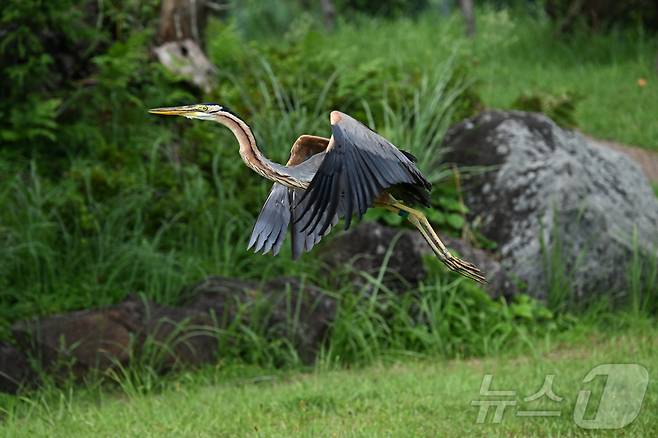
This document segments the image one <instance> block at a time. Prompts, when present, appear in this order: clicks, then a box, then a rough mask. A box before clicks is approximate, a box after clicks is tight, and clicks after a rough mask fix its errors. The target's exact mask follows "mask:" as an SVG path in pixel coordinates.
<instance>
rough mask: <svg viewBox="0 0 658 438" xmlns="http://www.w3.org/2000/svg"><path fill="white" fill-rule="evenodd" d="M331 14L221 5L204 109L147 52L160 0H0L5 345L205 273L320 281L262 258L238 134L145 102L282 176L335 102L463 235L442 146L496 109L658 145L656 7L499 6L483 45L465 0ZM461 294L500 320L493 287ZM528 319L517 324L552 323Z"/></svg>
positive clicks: (299, 5)
mask: <svg viewBox="0 0 658 438" xmlns="http://www.w3.org/2000/svg"><path fill="white" fill-rule="evenodd" d="M334 3H335V6H336V11H337V17H336V27H335V28H334V29H333V30H332V31H327V30H325V28H324V26H323V25H322V16H321V11H320V9H319V8H318V7H317V5H316V3H315V2H311V1H293V0H288V1H284V0H277V1H268V2H260V1H255V0H250V1H244V2H237V1H236V2H228V3H226V5H227V8H225V9H222V10H221V11H220V12H217V13H216V14H215V15H213V16H211V17H210V19H209V23H208V26H207V28H206V31H205V50H206V52H207V54H208V56H209V58H210V59H211V61H213V63H214V64H215V65H216V66H217V67H218V71H219V81H218V85H217V87H216V88H215V89H214V90H213V91H212V92H210V93H207V94H205V95H204V94H203V93H201V92H200V91H198V90H197V89H195V88H194V87H193V86H191V85H189V84H188V83H187V82H185V81H184V80H183V79H181V78H179V77H176V76H174V75H172V74H171V73H169V72H168V71H167V70H166V69H164V68H163V67H162V66H161V65H160V64H159V63H158V62H157V61H156V59H155V58H154V56H153V55H152V48H153V45H154V37H155V32H156V26H157V21H158V14H159V6H160V1H159V0H146V1H137V0H126V1H106V2H96V1H85V0H56V1H42V0H6V1H4V2H3V5H2V7H1V8H2V9H1V12H0V56H1V60H0V75H1V76H2V78H3V80H2V82H1V83H0V141H1V142H2V147H1V148H0V205H2V206H3V208H2V210H1V211H0V241H1V245H0V321H1V323H0V336H6V330H7V328H8V326H9V324H11V323H12V322H13V321H16V320H19V319H24V318H27V317H31V316H34V315H43V314H51V313H55V312H59V311H64V310H70V309H79V308H85V307H90V306H99V305H106V304H110V303H114V302H117V301H119V300H121V299H123V298H124V297H125V296H126V295H127V294H128V293H131V292H138V293H142V294H144V295H145V296H147V297H149V298H151V299H154V300H156V301H158V302H163V303H174V302H176V300H177V299H178V297H179V294H180V291H181V289H182V287H183V286H184V285H186V284H189V283H191V282H194V281H196V280H198V279H200V278H203V277H204V276H207V275H209V274H222V275H229V276H239V277H245V278H255V279H266V278H269V277H272V276H276V275H280V274H282V273H285V274H288V275H296V276H301V277H310V278H312V279H313V280H314V281H315V282H316V283H318V284H320V285H321V286H322V285H323V279H322V276H321V275H318V272H319V266H318V264H317V262H316V261H315V260H314V257H313V255H310V256H307V257H305V258H304V259H303V260H302V261H301V262H299V263H297V264H293V263H291V262H290V260H289V253H288V252H287V251H288V250H287V249H286V250H285V251H284V253H283V254H282V255H281V256H279V257H277V258H270V257H263V256H260V255H254V254H250V253H248V252H246V250H245V247H246V239H247V237H248V235H249V232H250V229H251V226H252V224H253V221H254V219H255V217H256V215H257V213H258V210H259V207H260V205H261V203H262V201H263V200H264V199H265V195H266V191H267V188H268V185H269V184H268V183H267V182H266V181H263V180H261V179H259V178H258V177H256V176H254V175H253V174H252V173H251V172H250V171H249V170H248V169H247V168H245V167H244V166H243V165H242V163H241V162H240V161H239V160H238V159H237V151H236V149H237V146H236V144H235V141H234V139H233V138H232V137H231V136H230V134H229V133H227V132H226V131H225V130H222V129H221V128H218V127H215V126H211V125H209V124H207V123H191V122H190V121H186V120H172V119H168V120H157V119H154V118H152V117H150V116H148V114H147V113H146V111H145V110H146V109H147V108H150V107H156V106H166V105H177V104H182V103H193V102H200V101H216V102H219V103H221V104H225V105H228V106H230V107H231V108H233V109H234V110H235V111H236V112H237V113H239V114H241V115H242V116H243V117H244V118H245V119H247V120H249V122H250V124H251V125H252V126H253V127H254V128H255V131H256V134H257V136H258V138H259V141H260V142H261V143H262V145H263V149H264V150H265V151H266V152H267V153H268V154H269V155H270V156H271V158H273V159H274V160H277V161H284V159H285V157H286V155H287V153H288V151H289V147H290V145H291V144H292V142H293V141H294V139H295V138H296V137H297V136H298V135H299V134H301V133H314V134H318V135H326V134H327V132H328V124H327V113H328V111H330V110H331V109H336V108H337V109H340V110H341V111H344V112H347V113H350V114H352V115H354V116H355V117H357V118H359V119H362V120H364V121H366V122H368V123H369V124H370V125H371V126H373V127H375V128H376V129H378V130H379V131H380V132H381V133H382V134H383V135H385V136H386V137H388V138H390V139H391V140H393V142H394V143H396V144H399V145H401V146H404V147H406V148H407V149H411V150H412V151H414V152H416V153H417V154H418V155H419V156H420V157H421V168H422V169H423V170H424V171H425V172H427V173H428V174H429V175H430V178H431V179H432V180H433V182H435V183H437V190H435V198H434V199H433V203H434V206H435V207H436V209H435V210H436V213H433V215H432V216H431V219H432V221H433V223H434V224H435V225H436V226H437V227H438V228H439V229H441V230H442V231H443V232H447V233H453V234H460V233H461V232H462V230H463V227H464V226H465V223H464V213H465V211H464V207H463V206H462V205H461V204H460V203H459V202H457V201H458V199H459V197H458V193H457V190H456V188H455V185H454V181H453V180H452V177H451V175H452V173H451V172H450V171H449V170H448V169H444V168H442V167H441V166H440V165H439V161H440V154H441V150H440V142H441V138H442V135H443V133H444V132H445V130H446V128H447V127H448V126H449V125H450V124H451V123H453V122H456V121H458V120H461V119H463V118H465V117H468V116H471V115H474V114H476V113H477V112H479V111H480V110H482V109H483V108H485V107H490V106H495V107H514V108H521V109H528V110H540V111H543V112H546V113H547V114H549V115H550V116H552V117H553V118H555V119H556V120H557V121H558V122H559V123H561V124H563V125H567V126H579V127H581V128H582V129H583V130H585V131H586V132H589V133H591V134H594V135H599V136H603V137H611V138H615V139H617V140H621V141H627V142H631V143H635V144H639V145H642V146H645V147H649V148H651V147H653V148H655V147H657V146H658V144H657V143H656V140H655V139H656V138H658V126H657V125H656V123H655V114H657V113H658V91H657V88H656V86H655V82H656V81H655V65H654V63H655V55H656V38H655V36H654V32H655V30H656V23H655V20H656V6H655V4H653V2H650V1H645V2H642V1H639V0H638V1H637V2H636V3H637V5H638V6H637V8H621V7H619V8H611V7H604V3H605V4H606V5H607V3H606V2H600V3H597V2H582V8H583V11H585V13H583V14H577V16H578V17H580V18H578V19H575V18H573V17H572V16H571V15H572V12H571V11H572V9H573V8H572V4H571V2H567V1H548V2H546V3H542V2H522V1H516V2H514V1H510V2H505V1H490V2H485V3H486V4H485V5H484V7H483V8H482V9H480V10H478V32H479V33H480V34H481V35H482V37H480V38H478V39H477V40H469V39H467V38H465V37H463V23H462V19H461V17H460V16H459V15H457V14H456V13H454V12H451V11H452V10H451V9H450V8H449V7H446V6H445V4H449V3H450V2H447V3H445V4H444V2H441V1H430V0H415V1H411V2H406V1H391V2H375V1H368V0H340V1H335V2H334ZM608 3H610V2H608ZM613 3H614V4H618V3H616V2H613ZM448 6H449V5H448ZM638 10H641V11H642V12H641V13H637V11H638ZM520 34H523V35H524V38H519V37H518V36H519V35H520ZM576 47H579V48H585V49H583V50H575V49H574V48H576ZM575 59H577V60H578V62H575V63H574V60H575ZM574 65H577V67H573V66H574ZM528 78H531V79H528ZM641 78H649V79H648V81H649V86H638V83H637V81H638V79H641ZM610 83H615V84H616V85H615V86H614V87H608V86H606V84H610ZM610 107H614V108H616V112H615V113H614V115H613V113H611V112H610V111H609V108H610ZM638 107H640V108H642V109H641V110H638ZM369 219H370V220H381V221H388V222H389V223H391V224H397V221H398V220H399V219H397V218H387V217H383V216H380V215H379V214H378V213H372V214H371V215H370V216H369ZM481 237H482V238H481V239H480V244H481V245H485V246H486V245H487V241H486V236H481ZM433 278H434V277H433ZM434 281H435V282H436V284H441V282H442V281H445V274H440V275H439V274H437V275H436V278H435V280H434ZM455 287H462V288H471V289H473V287H472V286H463V285H461V286H460V285H457V286H455ZM430 289H431V288H430ZM465 293H467V294H468V293H472V294H473V296H472V297H471V298H472V302H473V303H476V304H477V305H475V304H474V305H475V308H479V306H483V307H484V308H486V309H493V310H491V311H492V312H498V310H496V309H498V307H497V306H499V303H494V302H493V301H491V300H490V299H488V298H486V297H485V296H483V295H482V293H481V291H479V290H477V289H475V291H473V292H465ZM467 296H470V295H467ZM522 304H523V303H522ZM524 306H525V307H524ZM534 306H535V304H534V303H526V304H524V305H522V306H521V307H520V308H516V310H514V309H513V312H512V314H511V315H512V316H511V318H515V317H519V315H520V317H521V318H525V317H526V316H528V315H529V317H528V318H527V319H529V320H532V321H534V319H533V318H535V316H536V317H537V318H538V319H550V318H548V317H546V315H545V314H543V313H542V312H541V311H539V310H533V309H535V307H534ZM503 308H504V309H508V308H507V307H504V305H503ZM529 309H530V310H529ZM487 311H488V310H487ZM503 311H508V310H503ZM514 312H519V313H518V314H516V313H514ZM537 312H538V313H537ZM475 313H476V314H477V312H475ZM401 314H402V313H401ZM485 314H486V312H485ZM537 315H539V316H537ZM549 315H550V313H549ZM489 319H494V318H489ZM343 321H347V320H343ZM357 323H358V321H356V322H354V324H357ZM336 330H337V333H338V334H340V327H338V328H337V329H336ZM485 332H490V327H489V326H486V325H485V326H484V327H483V329H482V333H485ZM381 336H382V337H383V338H386V339H391V337H390V333H388V332H385V331H383V332H382V333H381ZM411 343H413V342H410V344H411ZM343 346H349V344H348V343H346V344H343ZM477 352H482V351H481V350H477V351H475V353H477ZM350 354H355V352H354V351H346V352H343V353H342V355H343V356H349V355H350ZM355 360H356V359H355Z"/></svg>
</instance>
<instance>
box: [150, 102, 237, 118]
mask: <svg viewBox="0 0 658 438" xmlns="http://www.w3.org/2000/svg"><path fill="white" fill-rule="evenodd" d="M149 113H151V114H162V115H165V116H183V117H187V118H188V119H201V120H216V117H217V116H218V115H221V114H222V113H224V114H232V112H231V111H230V110H229V109H228V108H226V107H224V106H221V105H217V104H214V103H200V104H198V105H185V106H171V107H166V108H153V109H150V110H149Z"/></svg>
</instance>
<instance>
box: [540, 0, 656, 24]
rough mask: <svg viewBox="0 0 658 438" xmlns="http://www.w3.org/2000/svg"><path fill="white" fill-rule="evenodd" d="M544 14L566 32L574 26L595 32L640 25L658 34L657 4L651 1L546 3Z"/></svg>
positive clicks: (556, 0)
mask: <svg viewBox="0 0 658 438" xmlns="http://www.w3.org/2000/svg"><path fill="white" fill-rule="evenodd" d="M546 12H547V13H548V15H549V16H550V17H551V18H552V19H553V20H555V21H556V23H557V24H558V26H559V27H560V29H561V30H566V31H569V30H573V28H574V26H576V25H587V26H589V27H590V28H592V29H595V30H607V29H609V28H610V27H612V26H620V25H622V26H623V25H641V26H645V27H646V28H647V29H649V30H652V31H656V30H658V4H657V3H656V2H655V1H653V0H627V1H622V2H620V1H617V0H585V1H582V0H546Z"/></svg>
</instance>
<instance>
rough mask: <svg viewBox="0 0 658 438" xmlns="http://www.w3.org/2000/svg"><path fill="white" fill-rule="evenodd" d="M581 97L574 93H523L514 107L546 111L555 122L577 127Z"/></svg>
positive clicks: (513, 104)
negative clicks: (577, 109)
mask: <svg viewBox="0 0 658 438" xmlns="http://www.w3.org/2000/svg"><path fill="white" fill-rule="evenodd" d="M580 100H581V97H580V96H578V95H576V94H573V93H564V94H561V95H557V96H556V95H552V94H550V93H542V92H534V93H523V94H521V95H520V96H519V97H518V98H517V99H516V100H515V101H514V102H513V103H512V108H514V109H519V110H521V111H532V112H537V113H544V114H546V115H547V116H548V117H550V118H551V119H553V121H555V123H557V124H558V125H560V126H562V127H565V128H575V127H576V126H577V125H578V123H577V121H576V106H577V104H578V102H579V101H580Z"/></svg>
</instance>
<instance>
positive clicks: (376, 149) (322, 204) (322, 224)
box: [149, 104, 485, 283]
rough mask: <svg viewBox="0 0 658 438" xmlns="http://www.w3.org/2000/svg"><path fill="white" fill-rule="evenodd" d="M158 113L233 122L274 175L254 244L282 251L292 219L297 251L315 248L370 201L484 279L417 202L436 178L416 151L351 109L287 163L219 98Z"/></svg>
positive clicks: (248, 152)
mask: <svg viewBox="0 0 658 438" xmlns="http://www.w3.org/2000/svg"><path fill="white" fill-rule="evenodd" d="M149 112H150V113H152V114H163V115H176V116H183V117H187V118H189V119H201V120H212V121H215V122H217V123H219V124H221V125H224V126H226V127H227V128H228V129H230V130H231V132H232V133H233V135H234V136H235V138H236V139H237V140H238V143H239V144H240V156H241V157H242V160H243V161H244V162H245V164H246V165H247V166H248V167H249V168H251V169H253V170H254V171H255V172H256V173H258V174H259V175H261V176H263V177H265V178H267V179H269V180H271V181H274V185H273V186H272V189H271V190H270V194H269V196H268V197H267V200H266V201H265V204H264V205H263V209H262V210H261V212H260V215H259V216H258V219H257V220H256V224H255V225H254V229H253V232H252V234H251V239H250V240H249V249H252V248H253V250H254V252H261V251H262V253H263V254H267V253H268V252H271V253H272V254H274V255H276V254H278V252H279V250H280V249H281V245H282V244H283V240H284V237H285V235H286V230H287V228H288V226H290V231H291V235H292V255H293V258H297V257H299V256H300V255H301V254H302V253H303V252H308V251H310V250H311V249H312V248H313V246H315V245H316V244H317V243H318V242H319V241H320V239H321V238H322V237H324V236H325V235H326V234H327V233H329V231H330V230H331V228H332V227H333V226H334V225H336V223H337V222H338V220H339V219H340V218H344V220H345V229H348V228H349V226H350V223H351V220H352V215H356V216H358V217H359V218H361V217H362V216H363V214H364V213H365V212H366V210H367V209H368V208H370V207H373V206H376V207H383V208H385V209H387V210H389V211H392V212H394V213H396V214H398V215H400V216H402V217H404V218H406V219H407V220H408V221H409V222H411V224H413V225H414V226H415V227H416V228H417V229H418V231H420V233H421V234H422V235H423V237H424V238H425V240H426V241H427V243H428V244H429V245H430V247H431V248H432V250H433V251H434V253H435V254H436V256H437V257H438V258H439V260H441V262H443V263H444V264H445V265H446V266H447V267H448V268H449V269H450V270H452V271H455V272H458V273H460V274H462V275H464V276H466V277H468V278H471V279H473V280H476V281H478V282H481V283H484V282H485V278H484V276H483V275H482V273H481V272H480V270H479V269H478V268H477V267H476V266H474V265H473V264H471V263H469V262H466V261H464V260H461V259H459V258H457V257H455V256H454V255H452V254H451V253H450V252H449V251H448V249H447V248H446V246H445V245H444V244H443V242H441V239H440V238H439V236H438V235H437V234H436V233H435V232H434V230H433V229H432V226H431V225H430V223H429V222H428V220H427V218H426V217H425V215H424V214H423V213H422V212H421V211H419V210H416V209H413V208H411V207H409V205H413V204H423V205H425V206H428V207H429V199H430V190H431V188H432V186H431V184H430V182H429V181H428V180H427V178H425V177H424V176H423V174H422V173H421V172H420V170H418V167H416V164H415V161H416V159H415V157H414V156H413V155H411V154H410V153H408V152H405V151H402V150H400V149H398V148H397V147H395V146H394V145H393V144H391V142H389V141H388V140H386V139H385V138H384V137H382V136H380V135H379V134H377V133H376V132H374V131H372V130H371V129H370V128H368V127H367V126H365V125H363V124H362V123H360V122H359V121H357V120H355V119H353V118H352V117H350V116H348V115H347V114H344V113H341V112H339V111H332V112H331V114H330V117H329V119H330V122H331V138H324V137H318V136H315V135H302V136H300V137H299V138H298V139H297V141H295V143H294V144H293V145H292V149H291V150H290V158H289V159H288V162H287V163H286V164H285V166H284V165H281V164H278V163H275V162H273V161H271V160H269V159H268V158H267V157H265V156H264V155H263V153H262V152H261V151H260V150H259V149H258V145H257V144H256V139H255V137H254V134H253V132H252V130H251V128H250V127H249V125H247V123H245V122H244V121H243V120H242V119H241V118H240V117H238V116H237V115H236V114H235V113H233V112H232V111H230V110H229V109H228V108H226V107H223V106H221V105H216V104H200V105H187V106H178V107H169V108H155V109H152V110H149Z"/></svg>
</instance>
